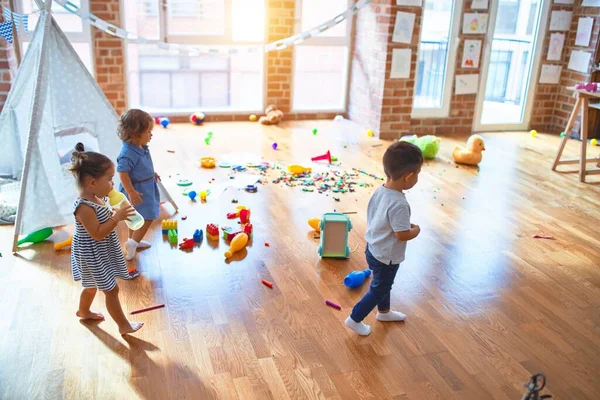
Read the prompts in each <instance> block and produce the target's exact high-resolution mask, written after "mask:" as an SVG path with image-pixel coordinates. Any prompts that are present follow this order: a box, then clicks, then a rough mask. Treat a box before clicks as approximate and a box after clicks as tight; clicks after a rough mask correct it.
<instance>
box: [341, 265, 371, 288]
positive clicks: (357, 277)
mask: <svg viewBox="0 0 600 400" xmlns="http://www.w3.org/2000/svg"><path fill="white" fill-rule="evenodd" d="M369 276H371V270H370V269H365V270H364V271H354V272H350V273H349V274H348V275H346V277H345V278H344V285H346V287H349V288H355V287H359V286H360V285H362V284H363V282H364V281H365V279H367V277H369Z"/></svg>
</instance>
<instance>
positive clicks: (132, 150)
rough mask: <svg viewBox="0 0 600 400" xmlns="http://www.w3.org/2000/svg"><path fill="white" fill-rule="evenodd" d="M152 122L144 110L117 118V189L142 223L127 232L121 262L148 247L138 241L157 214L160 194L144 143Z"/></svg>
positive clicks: (149, 132)
mask: <svg viewBox="0 0 600 400" xmlns="http://www.w3.org/2000/svg"><path fill="white" fill-rule="evenodd" d="M153 127H154V120H153V119H152V117H151V116H150V114H148V113H147V112H145V111H142V110H138V109H131V110H129V111H127V112H126V113H125V114H123V115H122V116H121V119H120V121H119V127H118V130H117V133H118V135H119V138H121V140H122V141H123V149H121V153H120V154H119V157H118V158H117V172H118V173H119V178H120V179H121V184H120V186H119V190H120V191H121V192H123V193H124V194H125V196H127V198H128V199H129V202H130V203H131V204H132V205H133V206H134V207H135V209H136V210H137V212H139V213H140V214H141V215H142V217H144V219H145V220H146V221H145V223H144V226H142V227H141V228H140V229H138V230H137V231H132V230H131V229H130V230H129V239H127V242H126V243H125V259H127V260H131V259H132V258H133V257H135V252H136V250H137V249H138V248H147V247H150V243H148V242H146V241H145V240H142V239H143V238H144V235H145V234H146V232H147V231H148V228H150V225H152V221H154V220H155V219H156V218H158V215H159V213H160V193H159V191H158V185H157V181H158V180H160V177H159V176H158V174H157V173H156V172H154V165H153V163H152V156H151V155H150V150H149V149H148V143H149V142H150V140H151V139H152V128H153Z"/></svg>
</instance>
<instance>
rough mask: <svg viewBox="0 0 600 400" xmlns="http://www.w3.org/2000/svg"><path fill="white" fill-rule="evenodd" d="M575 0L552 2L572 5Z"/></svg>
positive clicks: (555, 0)
mask: <svg viewBox="0 0 600 400" xmlns="http://www.w3.org/2000/svg"><path fill="white" fill-rule="evenodd" d="M573 3H575V0H554V4H573Z"/></svg>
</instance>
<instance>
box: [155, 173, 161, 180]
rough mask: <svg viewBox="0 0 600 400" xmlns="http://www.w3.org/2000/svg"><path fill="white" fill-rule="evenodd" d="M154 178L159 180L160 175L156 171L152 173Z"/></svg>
mask: <svg viewBox="0 0 600 400" xmlns="http://www.w3.org/2000/svg"><path fill="white" fill-rule="evenodd" d="M154 179H156V180H157V181H160V175H158V174H157V173H156V172H155V173H154Z"/></svg>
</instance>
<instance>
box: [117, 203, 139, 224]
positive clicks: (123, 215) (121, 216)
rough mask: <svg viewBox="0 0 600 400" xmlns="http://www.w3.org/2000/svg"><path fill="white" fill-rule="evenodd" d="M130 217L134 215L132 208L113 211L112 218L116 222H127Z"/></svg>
mask: <svg viewBox="0 0 600 400" xmlns="http://www.w3.org/2000/svg"><path fill="white" fill-rule="evenodd" d="M132 215H135V210H134V209H133V207H131V206H127V207H123V208H119V209H118V210H115V214H114V215H113V218H114V219H116V220H117V221H129V217H131V216H132Z"/></svg>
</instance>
